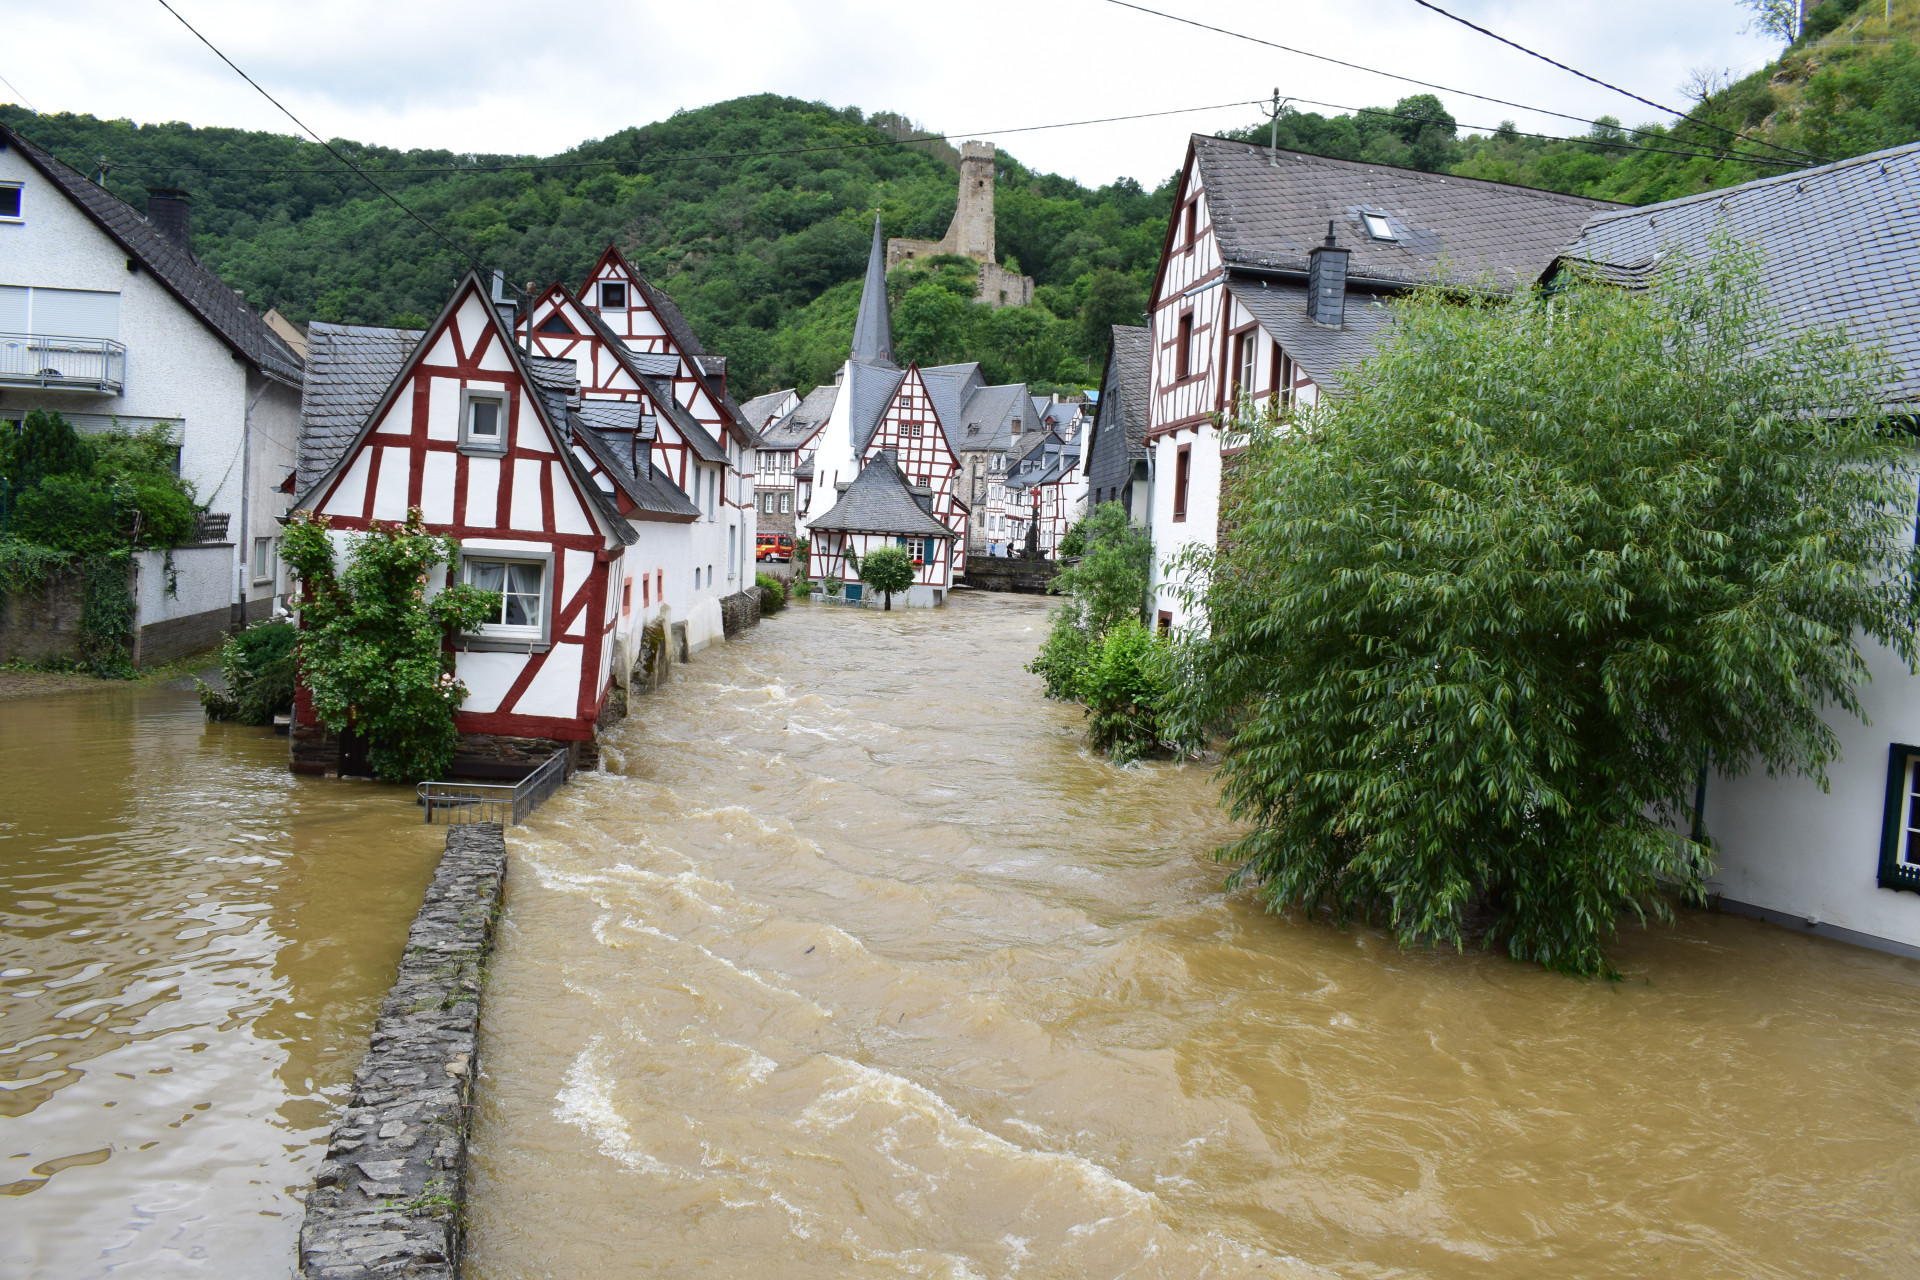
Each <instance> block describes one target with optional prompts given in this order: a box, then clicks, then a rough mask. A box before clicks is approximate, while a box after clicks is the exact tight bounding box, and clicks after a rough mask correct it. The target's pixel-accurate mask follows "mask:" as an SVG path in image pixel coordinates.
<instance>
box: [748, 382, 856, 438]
mask: <svg viewBox="0 0 1920 1280" xmlns="http://www.w3.org/2000/svg"><path fill="white" fill-rule="evenodd" d="M839 398H840V388H839V387H837V386H835V385H834V384H833V383H831V382H829V383H826V384H824V385H822V386H818V387H815V388H814V389H813V390H811V391H809V392H807V396H806V399H804V400H802V401H801V402H800V404H799V405H798V406H797V407H796V408H795V409H794V410H793V412H791V413H789V414H787V416H786V417H784V418H781V419H780V420H778V421H777V422H773V423H769V424H768V425H767V427H766V428H765V429H764V430H762V431H761V433H760V447H761V448H763V449H799V448H801V447H802V446H804V445H805V444H806V443H807V441H809V440H811V439H813V437H814V436H815V435H817V434H819V431H820V428H821V427H822V426H824V425H825V424H826V421H827V419H828V418H830V417H831V416H833V405H834V401H836V400H838V399H839Z"/></svg>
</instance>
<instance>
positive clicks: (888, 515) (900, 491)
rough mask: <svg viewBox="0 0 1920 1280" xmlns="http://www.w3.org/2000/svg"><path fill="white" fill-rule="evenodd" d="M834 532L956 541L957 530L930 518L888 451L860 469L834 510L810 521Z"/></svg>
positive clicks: (816, 525)
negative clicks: (954, 533) (955, 531)
mask: <svg viewBox="0 0 1920 1280" xmlns="http://www.w3.org/2000/svg"><path fill="white" fill-rule="evenodd" d="M808 523H809V525H810V526H811V527H812V528H815V529H826V530H830V531H831V532H834V533H884V534H893V535H897V536H900V537H907V538H946V539H949V540H951V539H952V538H953V530H951V529H949V528H947V526H946V525H944V524H941V523H940V522H939V521H938V520H936V519H934V518H933V517H932V516H931V515H929V514H928V513H927V512H926V511H925V510H924V509H923V508H922V507H921V506H920V502H919V500H918V499H917V498H916V497H915V496H914V488H913V485H912V483H910V482H909V481H908V480H907V478H906V476H905V475H903V474H901V471H900V468H899V466H898V465H896V464H895V462H894V460H893V452H892V451H891V450H886V451H883V452H882V453H880V454H879V455H877V456H876V457H874V458H873V459H872V460H870V461H869V462H868V463H867V465H866V466H864V467H862V468H861V469H860V474H859V475H857V476H855V477H854V478H853V480H852V481H851V482H850V483H849V484H848V485H847V487H846V489H845V490H844V491H842V493H841V494H840V500H839V501H838V502H836V503H834V504H833V510H831V511H829V512H827V514H825V515H824V516H821V517H820V518H819V519H817V520H812V521H809V522H808Z"/></svg>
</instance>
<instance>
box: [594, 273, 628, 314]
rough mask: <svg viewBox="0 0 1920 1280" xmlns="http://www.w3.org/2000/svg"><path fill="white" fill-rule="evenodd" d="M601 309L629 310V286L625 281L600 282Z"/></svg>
mask: <svg viewBox="0 0 1920 1280" xmlns="http://www.w3.org/2000/svg"><path fill="white" fill-rule="evenodd" d="M600 309H601V310H602V311H625V310H626V309H627V286H626V283H625V282H624V281H617V280H603V281H601V282H600Z"/></svg>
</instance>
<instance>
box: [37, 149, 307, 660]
mask: <svg viewBox="0 0 1920 1280" xmlns="http://www.w3.org/2000/svg"><path fill="white" fill-rule="evenodd" d="M0 180H5V181H9V182H19V183H20V184H21V186H22V192H21V214H22V218H21V221H19V222H17V223H15V222H0V285H25V286H29V287H40V288H51V289H87V290H95V291H102V292H111V293H117V294H119V296H120V306H119V331H118V334H117V339H116V340H117V341H119V342H121V343H123V344H125V346H126V349H127V357H126V379H125V384H124V388H123V390H122V392H121V393H120V394H118V395H105V394H97V393H89V392H83V391H67V390H63V391H50V390H40V389H32V388H16V387H6V388H0V411H4V412H7V413H8V414H9V415H10V416H11V414H12V412H13V411H15V410H27V409H33V408H42V407H44V408H48V409H56V410H60V411H62V412H64V413H79V414H107V415H116V416H120V417H126V418H167V419H172V420H175V421H178V422H179V423H180V424H181V430H180V443H181V451H180V473H181V475H182V477H183V478H184V479H186V480H187V481H188V482H189V483H190V484H192V486H193V488H194V493H195V495H196V498H197V499H198V501H199V502H200V503H202V504H203V505H205V506H206V507H207V509H208V510H210V511H214V512H224V513H227V514H228V515H230V516H231V517H232V521H231V523H230V524H229V533H228V538H229V542H230V543H231V544H232V547H233V549H232V551H230V552H229V553H228V562H227V569H226V573H225V594H223V596H222V598H221V600H220V602H219V603H220V604H221V605H225V604H227V603H228V602H230V601H231V600H232V599H233V594H232V592H233V587H234V586H235V583H236V581H237V574H236V570H237V568H238V565H239V561H240V558H241V557H243V556H245V555H246V554H247V553H248V551H249V549H250V547H251V538H252V537H253V536H255V535H265V536H275V535H277V533H278V529H279V527H278V525H277V524H275V522H274V520H273V517H274V516H275V515H277V514H279V513H281V512H283V511H284V510H285V509H286V499H285V495H276V494H272V492H271V490H272V488H273V486H274V485H276V484H278V483H279V481H280V479H281V478H282V477H284V476H285V475H286V473H287V472H288V471H289V470H291V469H292V466H293V448H294V445H295V441H296V433H297V431H298V427H299V415H300V395H299V392H298V390H296V389H294V388H289V387H281V386H279V385H277V384H274V385H271V386H268V385H267V380H265V379H263V378H261V377H260V376H259V375H258V374H257V373H253V372H252V371H251V370H250V369H249V366H248V365H247V364H246V362H245V361H243V360H242V359H241V358H240V357H239V356H237V355H235V354H234V352H233V349H232V348H231V347H229V346H228V345H227V344H226V342H225V341H224V340H223V339H221V338H220V337H219V336H218V335H217V334H215V333H214V332H213V331H212V330H211V329H209V328H208V327H207V326H206V325H205V324H203V323H202V322H201V321H200V319H199V318H198V317H197V316H196V315H194V313H193V312H192V311H190V310H189V309H188V308H187V307H186V306H185V305H183V304H182V303H181V302H180V301H179V300H178V299H176V298H175V297H174V296H173V295H172V294H171V293H169V292H168V291H167V289H166V287H165V286H163V285H162V284H161V283H160V282H159V281H158V280H156V279H154V277H153V276H152V275H151V274H150V273H148V272H147V271H146V270H145V269H144V268H143V269H140V270H137V271H129V270H128V268H127V261H128V259H127V254H126V251H125V250H124V249H122V248H121V247H120V246H119V245H117V244H116V243H114V241H113V240H112V239H111V238H110V237H109V236H108V235H107V234H106V233H105V232H104V231H102V230H100V228H99V227H98V226H97V225H96V224H95V223H94V222H93V221H92V219H90V218H89V217H87V215H86V214H85V213H83V212H81V211H80V210H79V209H78V208H76V207H75V206H74V205H73V204H72V203H71V202H70V201H69V200H68V199H67V198H66V196H65V194H64V193H62V192H61V191H60V190H59V188H57V187H55V186H53V185H52V184H51V183H49V182H47V181H46V180H45V179H44V178H42V177H41V176H40V174H39V172H38V171H37V170H35V169H34V168H33V167H32V166H31V165H29V164H28V163H27V162H26V160H25V159H24V158H22V157H21V155H20V153H19V152H18V151H17V150H14V149H11V148H9V149H7V150H5V151H0ZM250 381H251V383H252V393H253V395H252V396H250V394H249V382H250ZM263 387H265V394H264V395H260V392H261V391H262V388H263ZM253 396H258V397H259V399H258V403H257V404H256V405H255V417H254V422H255V426H256V428H260V430H258V431H257V432H256V435H255V438H254V458H253V463H254V468H253V488H252V493H253V496H254V502H253V504H252V507H251V511H250V513H249V514H250V515H251V517H252V519H251V521H250V523H251V524H252V525H253V528H252V529H251V530H243V529H241V528H240V507H241V501H240V500H241V488H242V485H243V484H244V483H245V482H246V481H245V477H244V475H243V468H242V459H241V453H242V443H243V427H244V424H245V422H246V414H247V405H248V403H249V400H250V399H251V398H253ZM276 499H278V501H276ZM203 555H204V553H202V554H201V555H200V556H197V557H196V562H197V561H198V559H200V558H203ZM199 572H200V571H199V570H198V569H196V574H198V573H199ZM248 585H249V587H251V582H249V584H248ZM249 594H253V593H252V592H251V591H249ZM201 595H202V593H201V592H199V591H198V590H196V591H195V592H194V593H193V596H194V598H195V599H196V600H197V599H199V598H200V597H201ZM186 598H187V597H186V594H185V593H183V594H182V595H181V596H177V597H163V598H162V599H160V600H158V601H156V602H154V604H155V607H156V608H157V609H159V610H160V612H158V613H149V612H148V611H147V610H146V609H145V608H144V607H143V609H142V613H141V617H142V620H143V621H147V622H151V621H156V620H159V619H162V618H171V617H180V616H185V612H183V611H185V610H187V605H186V604H185V603H183V601H184V600H185V599H186ZM142 603H143V606H144V605H145V604H146V602H145V601H143V602H142Z"/></svg>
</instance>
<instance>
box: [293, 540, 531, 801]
mask: <svg viewBox="0 0 1920 1280" xmlns="http://www.w3.org/2000/svg"><path fill="white" fill-rule="evenodd" d="M281 554H282V555H283V556H284V557H285V559H286V562H287V563H288V564H289V565H291V566H292V568H293V570H294V572H295V574H297V575H298V577H299V583H300V586H299V594H298V595H297V596H295V597H294V600H293V605H294V607H295V608H296V609H298V610H299V611H300V627H301V634H300V640H299V645H298V649H297V653H298V661H299V667H300V678H301V681H302V682H303V683H304V684H305V685H306V687H307V691H308V693H309V694H310V695H311V697H312V703H313V712H314V715H315V716H316V717H318V719H319V721H320V723H321V724H324V725H325V726H327V728H329V729H331V730H333V731H334V732H336V733H339V732H343V731H344V730H346V729H348V728H349V727H351V728H352V729H353V730H354V731H355V732H356V733H358V734H359V735H361V736H362V737H363V738H365V739H366V740H367V741H368V742H369V743H370V744H371V746H370V749H369V751H368V756H367V758H368V762H369V763H370V764H371V765H372V767H373V771H374V773H375V775H376V776H378V777H381V778H389V779H394V780H396V781H406V782H416V781H419V780H421V779H425V778H433V777H437V776H438V775H440V774H442V773H444V772H445V771H446V768H447V765H448V763H449V762H450V761H451V760H452V759H453V752H454V747H455V745H456V743H457V742H458V740H459V733H458V731H457V730H456V729H455V728H454V724H453V713H454V712H455V711H456V710H458V709H459V707H460V704H461V703H462V702H464V701H465V700H466V696H467V690H466V686H464V685H462V684H461V683H460V682H459V681H458V680H457V679H455V677H454V670H453V656H452V655H451V654H449V653H447V652H446V651H445V648H446V639H447V637H448V635H449V634H451V633H453V632H456V631H465V630H469V629H471V628H473V627H476V626H478V625H479V624H480V623H481V622H482V621H484V620H485V619H486V618H488V617H489V616H491V615H492V614H493V612H494V611H495V610H497V609H498V608H499V607H500V596H499V593H498V592H493V591H480V590H477V589H476V588H474V587H470V586H467V585H465V584H459V585H453V586H444V587H442V588H441V589H440V591H439V592H438V593H437V594H436V595H434V596H433V598H432V599H431V600H429V599H428V598H427V587H428V585H429V582H430V580H431V579H432V578H433V577H434V575H435V574H436V573H438V574H444V573H445V572H446V569H445V566H446V565H449V564H457V563H458V562H459V556H460V544H459V543H458V542H457V541H455V540H454V539H453V538H451V537H443V536H438V535H435V534H431V533H428V532H427V527H426V523H425V522H424V521H423V520H422V519H421V516H420V511H419V508H417V507H416V508H414V509H413V510H410V511H409V512H407V519H406V522H405V523H404V524H399V523H388V522H385V521H375V522H374V524H373V528H372V530H371V531H370V532H368V533H365V534H361V535H358V536H356V537H353V538H351V539H350V540H349V541H348V545H347V549H346V562H347V563H346V568H345V571H344V572H342V571H340V570H338V569H337V567H336V563H335V550H334V541H333V537H332V535H331V534H330V533H329V532H328V522H327V519H326V517H324V516H322V517H319V518H317V519H307V518H300V517H296V518H295V519H294V521H293V522H292V523H291V524H289V525H288V526H287V531H286V533H285V535H284V536H283V538H282V541H281Z"/></svg>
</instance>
